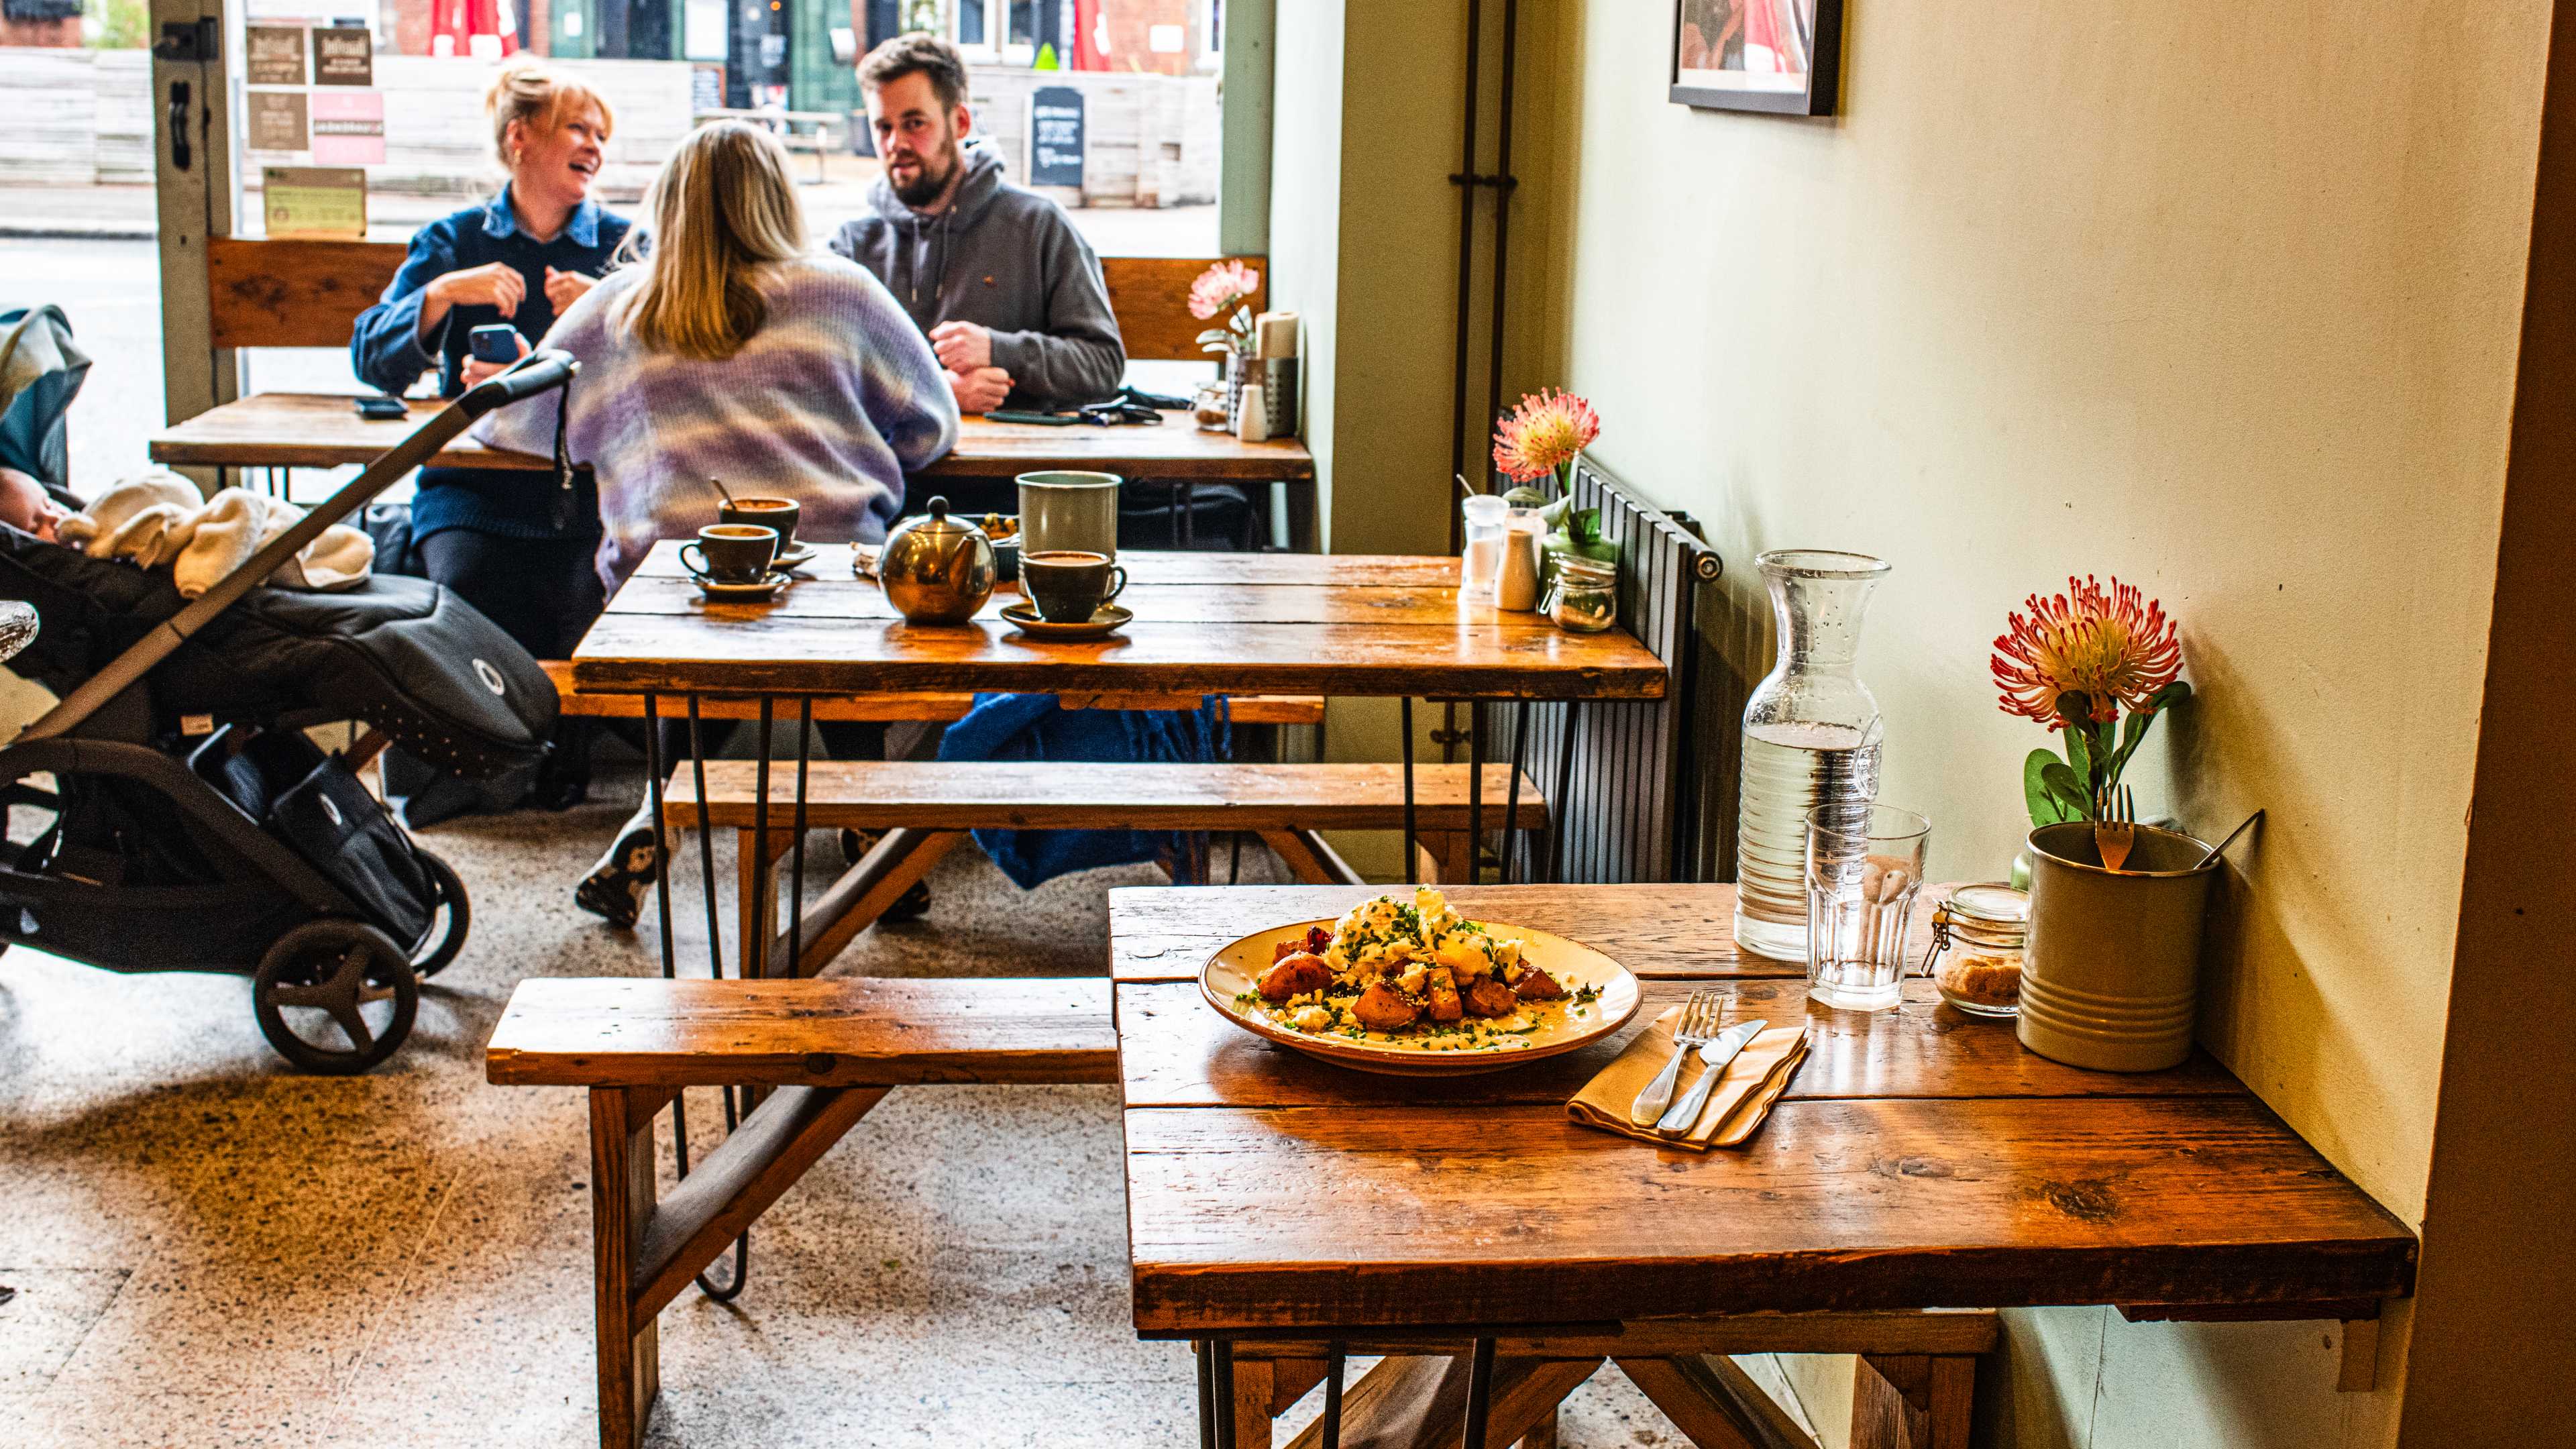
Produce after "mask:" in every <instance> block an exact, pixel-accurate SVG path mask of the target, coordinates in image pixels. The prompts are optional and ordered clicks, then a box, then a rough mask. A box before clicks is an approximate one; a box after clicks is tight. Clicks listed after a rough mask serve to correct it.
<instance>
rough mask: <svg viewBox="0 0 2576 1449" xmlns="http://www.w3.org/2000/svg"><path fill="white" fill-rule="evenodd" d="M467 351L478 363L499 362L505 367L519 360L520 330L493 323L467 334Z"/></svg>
mask: <svg viewBox="0 0 2576 1449" xmlns="http://www.w3.org/2000/svg"><path fill="white" fill-rule="evenodd" d="M465 350H466V351H468V352H470V353H472V354H473V356H474V360H475V361H477V362H497V363H499V364H501V365H502V366H503V367H507V366H509V365H510V364H511V363H513V362H516V361H518V360H519V329H518V328H516V327H513V326H511V325H510V324H509V323H507V322H493V323H490V324H487V325H485V326H482V327H477V328H475V329H474V330H473V331H471V332H468V333H466V334H465Z"/></svg>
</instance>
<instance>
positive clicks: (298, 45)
mask: <svg viewBox="0 0 2576 1449" xmlns="http://www.w3.org/2000/svg"><path fill="white" fill-rule="evenodd" d="M242 56H243V61H242V64H243V67H244V70H245V71H246V75H245V77H244V78H245V79H247V80H248V81H249V82H250V83H251V84H252V85H255V86H300V85H302V84H304V27H303V26H301V25H252V26H246V27H244V28H243V30H242Z"/></svg>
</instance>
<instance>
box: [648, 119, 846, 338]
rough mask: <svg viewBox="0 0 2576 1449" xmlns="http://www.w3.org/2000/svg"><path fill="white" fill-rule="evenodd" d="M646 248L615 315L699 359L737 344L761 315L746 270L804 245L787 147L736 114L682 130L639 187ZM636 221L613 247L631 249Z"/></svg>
mask: <svg viewBox="0 0 2576 1449" xmlns="http://www.w3.org/2000/svg"><path fill="white" fill-rule="evenodd" d="M644 209H645V212H646V213H647V214H648V215H649V216H651V217H652V222H653V224H652V253H651V255H650V256H649V257H646V258H645V259H644V276H643V279H642V280H641V281H639V282H637V283H636V284H635V287H634V289H633V290H632V291H629V292H628V293H627V294H626V295H625V296H623V297H621V298H619V299H618V302H617V305H618V312H617V317H618V320H619V321H620V322H621V323H623V324H624V326H625V328H626V330H627V332H628V333H629V334H630V335H631V336H633V337H634V338H635V340H636V341H638V342H641V343H643V344H644V345H645V346H646V347H647V348H649V349H651V350H653V351H655V352H676V353H679V354H680V355H681V356H683V357H695V358H700V359H704V360H709V361H715V360H721V359H723V358H727V357H731V356H733V355H734V354H735V353H736V352H739V351H741V350H742V345H743V344H744V343H746V342H748V341H750V340H751V338H752V334H754V333H756V332H758V331H759V330H760V328H761V324H762V323H764V322H766V321H767V320H769V307H768V304H767V303H765V302H763V301H762V300H761V296H760V288H759V287H758V286H757V285H756V284H755V283H754V281H753V274H754V273H755V272H756V271H757V270H758V269H759V268H760V267H761V266H763V265H765V264H767V263H770V262H783V261H787V260H789V259H791V258H795V257H801V256H803V255H804V254H805V252H806V242H805V206H804V203H802V202H800V201H798V200H797V199H796V182H795V180H794V178H792V177H791V176H790V175H789V174H788V170H787V150H786V148H785V147H783V146H781V145H779V144H778V138H777V137H775V136H773V135H771V134H770V133H769V132H767V131H764V130H761V129H760V128H758V127H756V126H749V125H745V124H743V123H742V122H740V121H718V122H716V123H715V124H714V125H711V126H704V127H701V128H699V129H698V130H695V131H692V132H690V133H689V136H688V138H687V139H686V140H684V141H682V142H681V143H680V146H679V149H678V150H676V151H673V152H672V153H671V159H670V160H668V161H665V162H664V163H662V174H661V175H659V176H656V177H655V178H653V189H652V190H651V191H650V192H649V193H647V194H646V195H645V198H644ZM641 237H642V228H638V229H637V231H636V232H634V233H630V234H629V235H628V237H627V240H626V246H625V247H624V248H623V249H622V250H624V251H625V252H627V253H628V254H629V255H630V256H631V255H632V254H633V253H634V252H635V251H637V250H639V249H640V248H639V247H638V245H637V244H638V242H639V241H640V240H641Z"/></svg>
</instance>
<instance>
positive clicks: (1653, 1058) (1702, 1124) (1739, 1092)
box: [1565, 1006, 1807, 1152]
mask: <svg viewBox="0 0 2576 1449" xmlns="http://www.w3.org/2000/svg"><path fill="white" fill-rule="evenodd" d="M1681 1014H1682V1010H1681V1008H1680V1007H1678V1006H1676V1007H1674V1008H1672V1009H1671V1010H1669V1011H1666V1012H1665V1013H1664V1014H1663V1015H1661V1016H1659V1017H1656V1018H1655V1024H1654V1025H1652V1026H1650V1027H1647V1028H1646V1029H1645V1030H1644V1031H1642V1032H1640V1033H1638V1034H1637V1039H1636V1040H1635V1041H1632V1042H1630V1043H1628V1049H1627V1050H1626V1051H1624V1052H1621V1053H1620V1054H1619V1059H1618V1060H1617V1061H1614V1062H1612V1063H1611V1064H1610V1065H1608V1066H1606V1067H1603V1068H1602V1069H1601V1071H1600V1072H1599V1074H1598V1075H1596V1076H1594V1077H1593V1079H1592V1080H1591V1081H1589V1082H1586V1083H1584V1085H1583V1090H1582V1091H1580V1092H1577V1093H1575V1094H1574V1100H1573V1101H1571V1102H1568V1103H1566V1104H1565V1111H1566V1115H1568V1116H1570V1117H1572V1118H1573V1119H1574V1120H1575V1121H1577V1122H1581V1123H1583V1124H1584V1125H1585V1126H1588V1127H1598V1128H1600V1129H1602V1130H1603V1131H1605V1132H1616V1133H1618V1134H1620V1135H1621V1136H1623V1137H1634V1138H1636V1139H1637V1140H1639V1141H1641V1142H1652V1143H1654V1144H1656V1145H1657V1146H1659V1147H1679V1148H1682V1149H1685V1150H1687V1151H1691V1152H1706V1151H1707V1150H1708V1149H1710V1148H1712V1147H1733V1146H1735V1145H1737V1144H1738V1143H1741V1142H1742V1141H1744V1139H1745V1138H1747V1137H1750V1136H1752V1135H1753V1129H1754V1128H1756V1127H1759V1126H1761V1125H1762V1119H1763V1117H1764V1116H1765V1115H1766V1114H1768V1113H1769V1112H1770V1110H1771V1104H1772V1103H1773V1102H1776V1101H1778V1100H1780V1094H1781V1093H1782V1092H1784V1091H1786V1090H1788V1087H1789V1078H1790V1077H1791V1076H1793V1075H1795V1074H1796V1073H1797V1070H1798V1064H1799V1063H1800V1062H1803V1061H1805V1060H1806V1059H1807V1027H1806V1024H1805V1023H1804V1022H1801V1023H1799V1024H1798V1025H1796V1026H1775V1027H1772V1028H1770V1029H1769V1030H1767V1031H1765V1032H1763V1033H1762V1034H1761V1035H1759V1036H1757V1037H1755V1038H1754V1039H1753V1040H1752V1041H1751V1042H1750V1043H1748V1044H1746V1046H1745V1048H1744V1050H1743V1051H1741V1052H1738V1053H1736V1056H1735V1060H1733V1061H1731V1062H1728V1063H1727V1064H1726V1074H1725V1075H1724V1076H1722V1077H1719V1078H1718V1079H1717V1088H1716V1090H1714V1091H1712V1092H1710V1093H1709V1094H1708V1105H1707V1106H1705V1107H1703V1108H1701V1109H1700V1114H1699V1120H1698V1121H1696V1122H1694V1123H1692V1124H1691V1130H1690V1131H1689V1132H1688V1133H1685V1134H1682V1135H1678V1136H1673V1137H1666V1136H1664V1135H1663V1134H1662V1133H1659V1132H1657V1131H1656V1130H1655V1127H1654V1124H1653V1123H1651V1122H1649V1123H1647V1124H1646V1125H1645V1126H1643V1127H1638V1126H1633V1125H1631V1124H1630V1123H1629V1121H1628V1109H1629V1108H1630V1107H1631V1106H1634V1105H1635V1104H1636V1101H1637V1094H1638V1093H1639V1092H1642V1091H1644V1090H1646V1084H1647V1083H1649V1082H1652V1081H1653V1080H1654V1079H1655V1073H1657V1072H1660V1071H1662V1070H1663V1069H1664V1063H1665V1062H1668V1061H1670V1060H1672V1055H1673V1023H1674V1021H1675V1020H1676V1019H1677V1018H1679V1017H1680V1016H1681ZM1707 1071H1708V1067H1707V1065H1706V1064H1705V1063H1703V1062H1702V1061H1701V1060H1700V1059H1699V1049H1698V1048H1696V1047H1694V1048H1692V1049H1691V1054H1690V1060H1689V1061H1687V1062H1685V1063H1683V1065H1682V1072H1681V1079H1680V1081H1678V1082H1677V1083H1675V1084H1674V1087H1673V1100H1674V1101H1676V1102H1678V1101H1680V1100H1681V1099H1682V1095H1683V1094H1684V1093H1686V1092H1688V1091H1689V1090H1690V1089H1691V1088H1692V1087H1693V1086H1695V1085H1697V1084H1698V1082H1699V1079H1700V1078H1701V1076H1703V1075H1705V1074H1706V1073H1707Z"/></svg>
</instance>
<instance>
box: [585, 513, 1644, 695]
mask: <svg viewBox="0 0 2576 1449" xmlns="http://www.w3.org/2000/svg"><path fill="white" fill-rule="evenodd" d="M678 555H679V545H678V544H677V543H675V542H671V541H665V542H663V543H661V544H658V545H656V546H655V547H654V549H653V552H652V553H651V554H650V555H649V556H648V557H647V559H646V561H645V563H644V565H643V566H642V567H641V568H640V569H638V570H637V572H636V574H635V576H634V577H633V578H631V579H629V580H627V582H626V584H625V585H624V587H622V588H620V589H619V590H618V591H617V596H616V597H615V598H613V599H611V600H610V601H609V605H608V612H607V613H605V614H603V615H602V616H601V617H600V619H599V622H598V623H596V624H594V625H592V626H591V630H590V633H589V634H588V635H587V636H586V637H585V638H584V639H583V640H582V642H581V644H580V646H579V647H578V648H577V649H575V650H574V651H573V684H574V688H575V689H576V690H579V691H584V692H590V693H604V694H634V693H638V692H641V691H644V690H648V689H650V690H659V691H665V692H675V693H676V692H686V691H691V690H695V691H699V692H702V693H776V694H800V693H803V694H861V693H868V692H872V691H878V690H1031V691H1041V692H1057V693H1079V692H1086V691H1110V692H1117V691H1138V692H1152V693H1160V694H1200V693H1208V694H1323V695H1344V696H1353V695H1414V696H1422V697H1451V698H1468V697H1483V698H1502V697H1511V696H1527V697H1530V698H1538V699H1653V698H1659V697H1661V696H1662V694H1663V692H1664V689H1665V685H1666V680H1667V671H1666V669H1665V667H1664V665H1663V662H1662V661H1660V660H1658V659H1657V658H1655V656H1654V654H1653V653H1652V652H1650V651H1649V650H1647V649H1646V648H1645V646H1643V645H1641V644H1639V643H1638V642H1637V641H1636V640H1635V639H1634V638H1632V637H1630V636H1629V635H1628V634H1626V633H1624V632H1621V631H1618V630H1612V631H1610V632H1608V633H1604V634H1568V633H1565V632H1563V631H1561V630H1559V629H1557V628H1556V627H1555V626H1554V625H1552V624H1550V623H1548V621H1547V620H1546V619H1545V617H1543V616H1541V615H1537V614H1508V613H1500V612H1498V611H1496V610H1495V609H1493V608H1491V607H1490V606H1485V605H1477V604H1462V603H1460V601H1459V599H1458V595H1457V589H1456V587H1455V585H1456V583H1457V577H1458V561H1457V560H1456V559H1453V558H1417V557H1401V556H1385V557H1380V556H1370V555H1349V554H1343V555H1319V554H1217V553H1153V552H1144V551H1137V550H1128V551H1125V552H1122V553H1121V554H1120V555H1119V561H1120V562H1121V563H1122V564H1124V565H1125V566H1126V567H1127V570H1128V574H1129V580H1130V583H1129V587H1128V589H1127V591H1126V592H1125V593H1124V594H1122V595H1121V596H1120V598H1119V602H1120V603H1121V604H1123V605H1125V606H1126V607H1127V608H1129V609H1132V610H1134V611H1135V614H1136V620H1135V622H1134V623H1131V624H1129V625H1128V626H1126V627H1125V628H1124V629H1122V630H1120V631H1119V632H1118V633H1117V634H1116V635H1114V636H1112V637H1111V638H1108V639H1105V640H1099V641H1094V642H1085V643H1061V642H1058V643H1040V642H1038V641H1036V640H1033V639H1029V638H1027V637H1026V636H1024V635H1022V634H1020V633H1019V632H1018V631H1016V630H1014V629H1013V628H1011V626H1010V625H1008V624H1006V623H1004V622H1002V620H1001V619H1000V617H999V615H1000V610H1001V608H1002V606H1003V605H1005V604H1007V603H1011V602H1014V601H1016V600H1017V599H1018V597H1019V595H1018V594H1016V593H1010V592H1005V593H1001V594H997V595H996V596H995V598H994V599H993V601H992V602H990V603H988V604H987V605H986V606H985V608H984V609H983V611H982V612H981V613H980V614H979V615H978V616H977V618H975V619H974V620H972V621H970V622H968V623H966V624H961V625H943V626H922V625H911V624H906V623H904V622H903V621H902V619H901V618H899V617H898V616H896V614H895V612H894V610H893V609H892V608H891V607H889V606H888V605H887V604H886V601H885V597H884V594H883V593H882V592H881V591H880V590H879V589H878V587H877V585H876V584H875V583H873V582H871V581H868V580H863V579H858V578H855V577H853V576H852V575H851V572H850V567H849V562H848V555H847V552H846V550H844V549H841V548H837V547H832V546H829V545H826V546H824V547H823V550H822V552H821V554H820V555H819V556H818V557H817V558H816V559H815V560H814V561H813V562H812V563H810V564H808V565H807V566H806V568H805V570H804V572H805V573H806V574H807V575H809V577H808V578H807V579H806V580H805V581H803V582H799V583H797V584H796V585H795V586H793V587H792V588H790V589H788V590H787V591H786V593H785V594H784V595H783V596H782V597H781V598H779V599H778V600H776V601H774V602H771V603H767V604H710V603H707V602H706V601H705V600H703V599H701V598H700V597H699V596H698V592H697V590H696V589H695V588H693V587H692V586H691V585H690V584H689V583H688V581H687V571H686V570H685V569H683V568H682V567H681V565H680V563H679V556H678Z"/></svg>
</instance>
